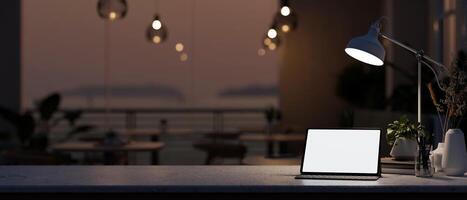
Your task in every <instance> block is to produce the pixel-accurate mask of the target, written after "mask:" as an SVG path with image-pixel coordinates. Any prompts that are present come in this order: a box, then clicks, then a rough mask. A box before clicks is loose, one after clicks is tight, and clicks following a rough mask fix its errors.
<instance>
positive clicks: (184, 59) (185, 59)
mask: <svg viewBox="0 0 467 200" xmlns="http://www.w3.org/2000/svg"><path fill="white" fill-rule="evenodd" d="M180 60H181V61H182V62H185V61H187V60H188V54H186V53H182V54H181V55H180Z"/></svg>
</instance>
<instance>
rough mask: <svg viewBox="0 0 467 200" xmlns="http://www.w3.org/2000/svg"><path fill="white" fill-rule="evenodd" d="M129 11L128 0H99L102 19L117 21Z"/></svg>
mask: <svg viewBox="0 0 467 200" xmlns="http://www.w3.org/2000/svg"><path fill="white" fill-rule="evenodd" d="M127 12H128V5H127V3H126V0H99V1H98V2H97V13H98V14H99V17H101V18H102V19H107V20H110V21H115V20H118V19H123V18H124V17H125V16H126V14H127Z"/></svg>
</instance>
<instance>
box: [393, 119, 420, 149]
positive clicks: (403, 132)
mask: <svg viewBox="0 0 467 200" xmlns="http://www.w3.org/2000/svg"><path fill="white" fill-rule="evenodd" d="M419 133H422V134H423V135H424V133H425V132H424V129H423V126H422V125H421V124H420V123H413V122H411V121H410V120H409V118H407V116H406V115H403V116H402V117H400V119H399V120H396V121H394V122H392V123H390V124H388V128H387V135H386V136H387V139H388V143H389V145H391V146H393V145H394V142H395V141H396V139H397V138H405V139H409V140H414V141H415V140H416V139H417V136H419Z"/></svg>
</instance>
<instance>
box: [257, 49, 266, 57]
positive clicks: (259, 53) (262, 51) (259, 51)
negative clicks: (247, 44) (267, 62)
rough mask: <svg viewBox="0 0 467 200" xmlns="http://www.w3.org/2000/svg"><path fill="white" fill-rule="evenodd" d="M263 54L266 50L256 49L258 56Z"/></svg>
mask: <svg viewBox="0 0 467 200" xmlns="http://www.w3.org/2000/svg"><path fill="white" fill-rule="evenodd" d="M265 54H266V50H264V49H263V48H261V49H258V55H259V56H264V55H265Z"/></svg>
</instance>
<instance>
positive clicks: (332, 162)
mask: <svg viewBox="0 0 467 200" xmlns="http://www.w3.org/2000/svg"><path fill="white" fill-rule="evenodd" d="M380 137H381V134H380V130H339V129H309V130H308V136H307V141H306V146H305V155H304V157H303V163H302V165H303V167H302V172H305V173H306V172H309V173H358V174H376V173H377V172H378V158H379V155H378V154H379V143H380Z"/></svg>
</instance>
